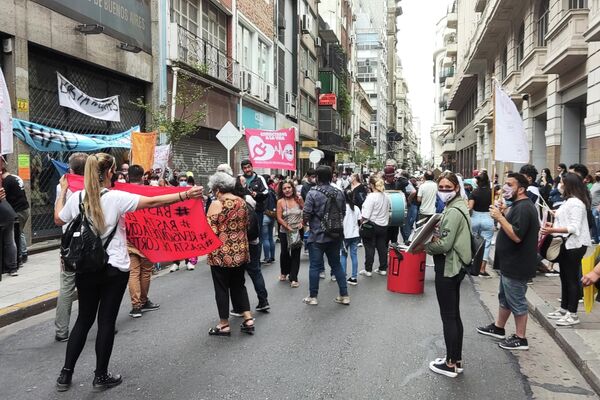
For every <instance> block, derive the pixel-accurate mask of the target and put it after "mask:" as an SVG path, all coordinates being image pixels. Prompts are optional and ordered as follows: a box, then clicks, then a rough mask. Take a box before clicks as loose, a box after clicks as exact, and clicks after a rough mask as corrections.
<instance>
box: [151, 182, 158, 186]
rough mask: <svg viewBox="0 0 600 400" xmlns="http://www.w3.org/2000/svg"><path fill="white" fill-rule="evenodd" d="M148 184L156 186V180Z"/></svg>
mask: <svg viewBox="0 0 600 400" xmlns="http://www.w3.org/2000/svg"><path fill="white" fill-rule="evenodd" d="M150 186H158V181H150Z"/></svg>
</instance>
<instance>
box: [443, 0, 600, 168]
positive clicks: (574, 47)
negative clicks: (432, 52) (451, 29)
mask: <svg viewBox="0 0 600 400" xmlns="http://www.w3.org/2000/svg"><path fill="white" fill-rule="evenodd" d="M461 13H462V14H463V17H461ZM455 14H456V16H454V15H452V13H450V14H448V21H450V17H451V16H452V19H453V20H455V21H456V22H457V25H458V31H457V39H458V48H459V54H458V61H459V63H458V65H460V64H461V60H464V62H462V65H460V67H459V68H458V73H457V77H456V79H455V82H454V84H453V86H452V92H451V94H450V98H449V109H452V110H456V111H457V121H456V129H455V137H456V138H457V140H459V139H462V140H463V141H464V142H465V143H467V144H468V145H469V146H468V147H467V149H470V148H471V147H472V146H475V148H476V149H477V150H476V151H475V158H476V162H475V163H474V162H473V158H472V157H473V156H472V154H473V152H472V151H471V150H469V151H468V152H467V154H465V155H463V156H462V157H461V156H460V154H458V155H457V157H458V160H457V162H458V166H459V167H458V169H459V170H461V171H462V170H468V169H469V168H471V167H473V166H474V165H477V166H478V167H487V168H490V167H491V164H492V163H491V151H492V149H493V105H492V87H493V86H492V84H493V82H494V81H496V82H498V83H499V84H500V85H501V86H502V88H503V89H504V90H505V91H506V92H507V93H508V94H509V95H510V96H511V97H512V99H513V100H514V102H515V104H516V105H517V107H518V109H519V110H520V111H521V112H522V116H523V121H524V125H525V129H526V132H527V137H528V140H529V146H530V152H531V157H530V160H531V162H533V163H534V164H535V165H536V166H537V167H538V169H540V168H543V167H549V168H550V169H551V170H553V169H554V167H555V166H556V165H557V164H558V163H559V162H563V163H566V164H570V163H575V162H581V163H584V164H587V165H588V166H589V167H590V168H591V169H592V170H596V169H600V139H599V137H600V117H599V111H600V109H599V104H600V88H598V87H597V86H598V85H597V84H598V82H599V81H600V77H597V75H598V74H597V73H595V71H597V70H598V68H599V67H600V54H598V50H600V46H599V44H598V41H599V40H600V4H599V2H598V1H587V0H568V1H563V0H535V1H534V0H526V1H517V0H488V1H462V0H459V1H457V3H456V13H455ZM467 16H468V18H467ZM469 18H470V20H469ZM469 21H477V22H476V24H475V27H474V29H473V26H472V25H473V24H472V23H470V22H469ZM448 24H450V22H448ZM461 26H464V30H466V31H467V32H471V31H470V30H471V29H473V30H472V35H468V34H467V35H463V36H461ZM461 48H464V49H465V50H466V51H464V52H463V53H462V54H460V49H461ZM458 149H459V145H458V142H457V150H458ZM508 167H511V168H512V167H515V166H508Z"/></svg>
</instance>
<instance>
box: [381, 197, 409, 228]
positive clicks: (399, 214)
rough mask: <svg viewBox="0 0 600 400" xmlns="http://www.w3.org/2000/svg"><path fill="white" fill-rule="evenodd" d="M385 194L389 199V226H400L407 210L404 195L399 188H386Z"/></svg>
mask: <svg viewBox="0 0 600 400" xmlns="http://www.w3.org/2000/svg"><path fill="white" fill-rule="evenodd" d="M385 194H386V195H387V197H388V198H389V200H390V222H389V225H390V226H402V224H404V220H405V218H406V214H407V212H408V208H407V207H406V196H405V195H404V193H403V192H402V191H400V190H386V191H385Z"/></svg>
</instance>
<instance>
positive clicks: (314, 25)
mask: <svg viewBox="0 0 600 400" xmlns="http://www.w3.org/2000/svg"><path fill="white" fill-rule="evenodd" d="M299 3H300V4H299V7H300V23H302V20H303V19H304V18H305V17H304V16H306V18H307V19H308V24H309V25H310V34H311V35H312V36H313V37H315V38H316V37H317V36H318V35H319V30H318V29H319V27H318V21H317V18H316V17H315V14H313V13H312V11H311V9H310V7H309V6H308V1H307V0H301V1H300V2H299Z"/></svg>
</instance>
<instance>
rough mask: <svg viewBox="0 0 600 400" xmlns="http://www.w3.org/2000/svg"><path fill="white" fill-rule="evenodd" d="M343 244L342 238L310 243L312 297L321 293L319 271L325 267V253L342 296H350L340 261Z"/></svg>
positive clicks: (309, 274) (309, 276)
mask: <svg viewBox="0 0 600 400" xmlns="http://www.w3.org/2000/svg"><path fill="white" fill-rule="evenodd" d="M341 244H342V242H341V240H334V241H333V242H327V243H314V242H312V243H309V244H308V258H309V260H310V267H309V273H308V279H309V286H310V297H317V295H318V294H319V272H321V271H322V270H323V269H325V259H324V256H325V255H326V256H327V262H328V263H329V266H330V267H331V271H332V272H333V274H334V275H335V278H336V280H337V284H338V287H339V288H340V296H348V286H347V284H346V274H345V273H344V271H343V270H342V264H341V263H340V246H341Z"/></svg>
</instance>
